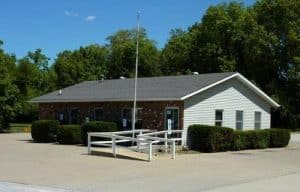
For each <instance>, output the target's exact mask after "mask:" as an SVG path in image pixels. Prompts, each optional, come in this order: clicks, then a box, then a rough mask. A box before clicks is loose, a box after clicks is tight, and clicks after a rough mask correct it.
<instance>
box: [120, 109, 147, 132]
mask: <svg viewBox="0 0 300 192" xmlns="http://www.w3.org/2000/svg"><path fill="white" fill-rule="evenodd" d="M125 109H129V110H130V113H131V115H130V116H131V118H130V121H128V122H127V123H129V122H130V123H131V126H132V115H133V107H123V108H122V111H121V123H122V128H124V127H123V114H124V110H125ZM135 110H136V112H135V117H136V118H135V122H136V123H137V122H138V121H141V122H142V123H143V116H142V115H141V117H139V116H138V110H141V111H143V108H142V107H137V108H136V109H135Z"/></svg>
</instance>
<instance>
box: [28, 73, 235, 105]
mask: <svg viewBox="0 0 300 192" xmlns="http://www.w3.org/2000/svg"><path fill="white" fill-rule="evenodd" d="M233 74H235V73H234V72H228V73H208V74H200V75H180V76H163V77H146V78H139V79H138V88H137V100H138V101H151V100H153V101H155V100H180V99H181V98H182V97H184V96H186V95H188V94H191V93H193V92H195V91H197V90H199V89H202V88H204V87H206V86H209V85H211V84H213V83H215V82H218V81H220V80H222V79H224V78H226V77H229V76H231V75H233ZM133 95H134V79H133V78H130V79H113V80H104V81H103V82H101V81H85V82H82V83H79V84H76V85H73V86H69V87H66V88H64V89H62V94H61V95H60V94H59V90H57V91H54V92H51V93H48V94H46V95H42V96H40V97H36V98H33V99H32V100H31V102H37V103H43V102H64V101H65V102H80V101H132V100H133Z"/></svg>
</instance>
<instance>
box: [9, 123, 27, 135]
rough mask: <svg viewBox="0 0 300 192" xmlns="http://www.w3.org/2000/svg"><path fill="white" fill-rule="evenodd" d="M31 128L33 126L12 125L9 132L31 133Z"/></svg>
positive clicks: (24, 124)
mask: <svg viewBox="0 0 300 192" xmlns="http://www.w3.org/2000/svg"><path fill="white" fill-rule="evenodd" d="M30 127H31V124H26V123H11V124H10V130H9V132H11V133H20V132H30Z"/></svg>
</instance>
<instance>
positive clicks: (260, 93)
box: [237, 73, 280, 108]
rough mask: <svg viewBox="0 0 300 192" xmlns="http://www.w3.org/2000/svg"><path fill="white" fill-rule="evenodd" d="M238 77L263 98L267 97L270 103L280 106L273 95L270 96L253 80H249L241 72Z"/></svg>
mask: <svg viewBox="0 0 300 192" xmlns="http://www.w3.org/2000/svg"><path fill="white" fill-rule="evenodd" d="M237 77H238V78H239V79H240V80H241V81H242V82H244V83H245V84H246V85H247V86H248V87H250V88H251V89H252V90H253V91H254V92H256V93H257V94H258V95H260V96H261V97H262V98H263V99H265V100H266V101H267V102H268V103H270V104H271V105H272V106H273V107H276V108H278V107H280V105H279V104H278V103H277V102H276V101H274V100H273V99H272V98H271V97H269V96H268V95H267V94H266V93H265V92H263V91H262V90H261V89H259V88H258V87H257V86H256V85H254V84H253V83H251V81H249V80H248V79H247V78H246V77H244V76H243V75H241V74H239V73H238V75H237Z"/></svg>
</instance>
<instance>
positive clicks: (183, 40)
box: [160, 29, 191, 75]
mask: <svg viewBox="0 0 300 192" xmlns="http://www.w3.org/2000/svg"><path fill="white" fill-rule="evenodd" d="M170 35H171V37H170V38H169V40H168V42H167V44H166V46H165V47H164V49H163V50H162V53H161V57H160V62H161V70H162V72H163V73H164V74H165V75H172V74H184V73H186V72H187V71H190V70H191V69H190V67H191V66H190V59H189V51H190V49H191V35H190V34H189V33H188V32H186V31H183V30H182V29H175V30H172V31H171V33H170Z"/></svg>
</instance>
